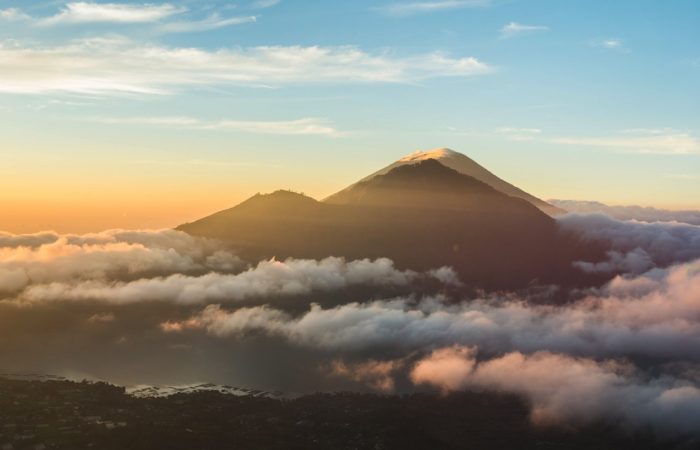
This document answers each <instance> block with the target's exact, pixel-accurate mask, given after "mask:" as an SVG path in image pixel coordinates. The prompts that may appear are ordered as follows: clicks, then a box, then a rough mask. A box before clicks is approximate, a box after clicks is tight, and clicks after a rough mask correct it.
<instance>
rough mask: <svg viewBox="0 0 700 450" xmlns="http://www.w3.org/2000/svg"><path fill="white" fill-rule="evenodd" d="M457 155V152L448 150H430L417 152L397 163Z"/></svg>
mask: <svg viewBox="0 0 700 450" xmlns="http://www.w3.org/2000/svg"><path fill="white" fill-rule="evenodd" d="M455 155H459V153H458V152H456V151H454V150H452V149H449V148H444V147H443V148H435V149H432V150H418V151H415V152H413V153H411V154H410V155H407V156H404V157H403V158H401V159H400V160H399V162H404V163H405V162H416V161H425V160H427V159H443V158H448V157H450V156H455Z"/></svg>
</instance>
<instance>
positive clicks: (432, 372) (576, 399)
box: [411, 346, 700, 435]
mask: <svg viewBox="0 0 700 450" xmlns="http://www.w3.org/2000/svg"><path fill="white" fill-rule="evenodd" d="M411 378H412V380H413V381H414V382H415V383H417V384H431V385H434V386H436V387H439V388H441V389H443V390H446V391H451V390H458V389H470V388H473V389H494V390H499V391H504V392H511V393H516V394H520V395H524V396H525V397H526V398H527V399H528V400H529V403H530V404H531V407H530V416H531V419H532V421H533V422H534V423H536V424H544V425H551V424H559V423H566V424H573V425H578V424H587V423H591V422H595V421H599V420H601V419H608V420H609V421H611V422H613V423H615V422H622V423H623V424H624V425H627V426H630V425H632V426H635V427H645V426H652V427H653V428H654V429H655V430H656V431H657V432H660V433H662V434H664V435H676V434H681V435H684V434H696V433H697V430H698V426H699V425H700V421H699V418H700V388H698V387H697V386H695V385H693V383H691V382H689V381H687V380H682V379H674V378H671V377H659V378H655V379H648V377H647V378H646V379H645V378H644V377H643V374H638V373H635V370H634V367H631V366H630V365H628V364H624V363H620V362H617V361H603V362H597V361H594V360H590V359H581V358H572V357H570V356H567V355H559V354H553V353H548V352H540V353H535V354H533V355H524V354H522V353H519V352H513V353H508V354H506V355H504V356H501V357H498V358H493V359H489V360H485V361H477V359H476V349H474V348H466V347H458V346H456V347H448V348H443V349H438V350H435V351H434V352H433V353H431V354H430V355H429V356H428V357H426V358H425V359H423V360H421V361H419V362H418V363H417V364H416V366H415V367H414V369H413V371H412V373H411Z"/></svg>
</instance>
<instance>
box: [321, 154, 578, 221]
mask: <svg viewBox="0 0 700 450" xmlns="http://www.w3.org/2000/svg"><path fill="white" fill-rule="evenodd" d="M431 159H432V160H436V161H438V162H440V164H442V165H444V166H446V167H449V168H451V169H453V170H455V171H457V172H459V173H461V174H463V175H468V176H470V177H472V178H475V179H476V180H479V181H481V182H483V183H485V184H487V185H489V186H491V187H492V188H494V189H495V190H497V191H499V192H502V193H504V194H506V195H509V196H511V197H517V198H521V199H523V200H525V201H527V202H529V203H531V204H533V205H534V206H536V207H537V208H538V209H540V210H541V211H543V212H545V213H547V214H549V215H558V214H563V213H565V212H566V211H564V210H563V209H561V208H558V207H556V206H554V205H550V204H549V203H547V202H545V201H543V200H540V199H539V198H537V197H534V196H533V195H530V194H528V193H527V192H525V191H523V190H522V189H519V188H517V187H516V186H513V185H512V184H510V183H508V182H506V181H504V180H502V179H500V178H498V177H497V176H496V175H494V174H493V173H491V172H489V171H488V170H486V169H485V168H484V167H482V166H480V165H479V164H478V163H476V162H475V161H474V160H472V159H471V158H469V157H467V156H466V155H463V154H462V153H458V152H455V151H454V150H450V149H447V148H440V149H435V150H430V151H418V152H415V153H412V154H410V155H408V156H405V157H403V158H401V159H400V160H398V161H396V162H395V163H393V164H391V165H389V166H387V167H385V168H383V169H381V170H379V171H377V172H375V173H373V174H371V175H369V176H368V177H365V178H363V179H362V180H360V181H359V182H358V183H355V184H353V185H352V186H350V187H348V188H346V189H344V190H342V191H340V192H338V193H336V194H333V195H331V196H330V197H328V198H326V199H325V200H324V201H325V202H327V203H334V204H344V203H345V202H346V201H347V191H348V190H349V189H351V188H353V187H354V186H356V185H357V184H360V183H363V182H365V181H368V180H370V179H372V178H374V177H376V176H378V175H384V174H386V173H388V172H389V171H391V170H393V169H395V168H397V167H402V166H406V165H412V164H415V163H417V162H421V161H426V160H431Z"/></svg>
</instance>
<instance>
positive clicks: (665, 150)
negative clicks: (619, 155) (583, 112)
mask: <svg viewBox="0 0 700 450" xmlns="http://www.w3.org/2000/svg"><path fill="white" fill-rule="evenodd" d="M548 142H551V143H553V144H561V145H579V146H586V147H606V148H613V149H621V150H624V151H627V152H631V153H649V154H659V155H691V154H698V153H700V140H699V139H698V138H697V137H695V136H694V135H692V134H690V133H688V132H683V131H675V130H669V131H667V132H665V133H648V132H640V133H638V134H633V133H630V132H627V133H625V136H607V137H558V138H550V139H548Z"/></svg>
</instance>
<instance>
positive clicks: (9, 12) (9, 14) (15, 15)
mask: <svg viewBox="0 0 700 450" xmlns="http://www.w3.org/2000/svg"><path fill="white" fill-rule="evenodd" d="M25 20H31V17H30V16H29V15H27V14H25V13H24V12H22V10H20V9H17V8H8V9H0V21H8V22H20V21H25Z"/></svg>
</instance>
